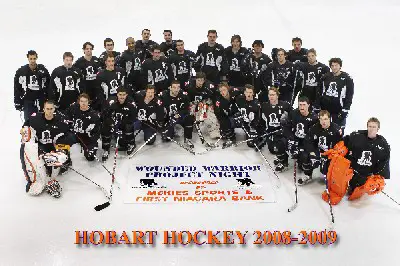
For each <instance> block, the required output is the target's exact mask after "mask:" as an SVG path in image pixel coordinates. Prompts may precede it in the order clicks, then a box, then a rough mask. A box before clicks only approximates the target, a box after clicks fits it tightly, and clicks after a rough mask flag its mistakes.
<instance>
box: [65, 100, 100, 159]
mask: <svg viewBox="0 0 400 266" xmlns="http://www.w3.org/2000/svg"><path fill="white" fill-rule="evenodd" d="M89 100H90V98H89V95H87V94H86V93H82V94H81V95H79V97H78V102H77V103H74V104H72V105H71V106H70V107H68V109H67V110H66V111H65V116H66V119H67V121H68V123H69V124H70V127H71V131H72V132H73V133H74V134H75V137H76V140H75V143H79V144H81V146H82V148H83V150H84V153H83V154H84V156H85V158H86V160H88V161H93V160H94V159H95V157H96V153H97V149H98V143H97V142H98V140H99V138H100V130H101V122H100V115H99V114H98V113H97V112H95V111H94V110H93V109H91V108H90V107H89Z"/></svg>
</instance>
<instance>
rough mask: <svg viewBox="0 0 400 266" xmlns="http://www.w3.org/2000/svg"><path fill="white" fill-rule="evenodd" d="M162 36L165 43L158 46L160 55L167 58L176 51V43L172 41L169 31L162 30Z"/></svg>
mask: <svg viewBox="0 0 400 266" xmlns="http://www.w3.org/2000/svg"><path fill="white" fill-rule="evenodd" d="M163 34H164V40H165V42H162V43H161V44H160V49H161V53H162V55H163V56H165V57H169V56H170V55H171V53H173V52H175V50H176V41H174V40H172V31H171V30H164V32H163Z"/></svg>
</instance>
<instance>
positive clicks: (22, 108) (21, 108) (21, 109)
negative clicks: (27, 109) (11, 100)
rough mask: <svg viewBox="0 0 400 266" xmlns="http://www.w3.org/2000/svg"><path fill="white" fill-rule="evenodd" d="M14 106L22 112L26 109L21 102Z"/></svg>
mask: <svg viewBox="0 0 400 266" xmlns="http://www.w3.org/2000/svg"><path fill="white" fill-rule="evenodd" d="M14 106H15V110H17V111H20V112H21V111H23V110H24V107H23V106H22V104H20V103H15V104H14Z"/></svg>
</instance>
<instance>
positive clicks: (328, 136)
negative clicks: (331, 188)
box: [298, 110, 342, 185]
mask: <svg viewBox="0 0 400 266" xmlns="http://www.w3.org/2000/svg"><path fill="white" fill-rule="evenodd" d="M340 140H342V131H341V129H340V127H339V126H338V125H337V124H335V123H331V115H330V113H329V112H328V111H326V110H322V111H320V112H319V123H316V124H315V125H314V126H312V127H311V128H310V131H309V132H308V134H307V136H306V139H305V152H306V154H305V156H307V158H306V163H305V164H304V174H305V176H304V177H301V178H299V180H298V183H299V185H303V184H306V183H309V182H310V181H311V180H312V172H313V170H314V169H316V168H317V167H318V166H320V171H321V173H322V174H323V175H324V176H326V174H327V172H328V167H329V161H328V158H327V157H326V156H321V155H322V154H323V153H324V152H326V151H328V150H330V149H332V148H333V147H334V146H335V145H336V144H337V143H338V142H339V141H340Z"/></svg>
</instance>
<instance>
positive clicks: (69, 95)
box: [48, 66, 84, 110]
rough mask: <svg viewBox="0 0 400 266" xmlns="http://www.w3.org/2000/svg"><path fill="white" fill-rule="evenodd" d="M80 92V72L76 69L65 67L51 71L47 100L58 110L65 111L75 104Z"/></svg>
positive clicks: (81, 89) (81, 87)
mask: <svg viewBox="0 0 400 266" xmlns="http://www.w3.org/2000/svg"><path fill="white" fill-rule="evenodd" d="M82 91H84V86H83V84H82V72H81V71H80V70H79V69H78V68H76V67H72V68H68V69H67V68H66V67H65V66H59V67H57V68H56V69H54V70H53V73H52V74H51V79H50V88H49V95H48V98H49V99H50V100H53V101H54V102H55V104H56V105H58V107H59V109H60V110H65V109H67V107H68V106H70V105H71V104H72V103H74V102H76V100H77V99H78V96H79V94H80V93H81V92H82Z"/></svg>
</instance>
